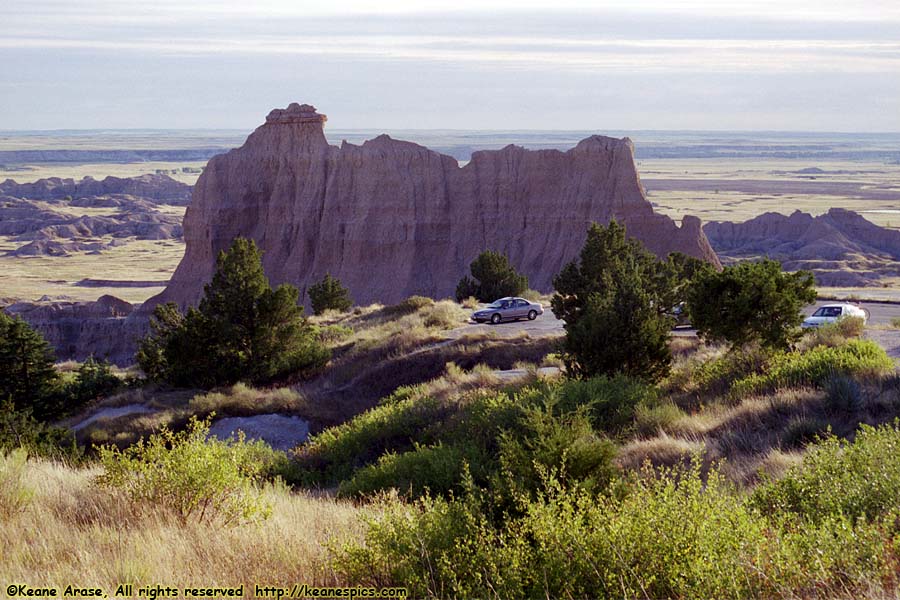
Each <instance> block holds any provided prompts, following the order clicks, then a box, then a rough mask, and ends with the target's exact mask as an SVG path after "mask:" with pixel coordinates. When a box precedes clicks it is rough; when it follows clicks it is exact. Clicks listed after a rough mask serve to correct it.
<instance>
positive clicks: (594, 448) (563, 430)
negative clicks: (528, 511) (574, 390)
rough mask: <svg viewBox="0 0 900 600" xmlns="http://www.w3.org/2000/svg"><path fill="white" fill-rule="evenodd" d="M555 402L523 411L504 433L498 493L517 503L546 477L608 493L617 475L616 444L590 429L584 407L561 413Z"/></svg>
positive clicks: (534, 490) (532, 492) (550, 400)
mask: <svg viewBox="0 0 900 600" xmlns="http://www.w3.org/2000/svg"><path fill="white" fill-rule="evenodd" d="M555 409H556V406H554V400H553V399H549V400H548V401H547V402H546V403H543V404H538V405H535V406H529V407H527V408H525V409H524V411H523V414H522V416H521V417H520V418H519V422H518V423H517V425H516V427H515V428H514V429H508V430H504V431H503V432H502V433H501V434H500V438H499V441H500V465H499V466H500V469H501V471H500V473H499V474H498V476H497V477H496V478H495V481H496V484H495V486H494V487H495V489H498V490H504V489H507V490H508V491H509V492H510V495H511V496H512V497H513V498H516V497H519V496H520V495H521V494H523V493H526V494H534V493H536V492H537V491H538V490H539V489H540V488H541V486H542V483H543V481H544V479H545V478H546V477H547V476H548V474H552V475H553V476H554V477H556V478H558V479H559V481H560V482H562V483H563V484H566V485H571V486H579V487H583V488H585V489H591V490H597V491H600V490H605V489H606V488H608V487H609V485H610V483H611V482H612V481H613V479H614V478H615V477H616V475H617V474H618V472H617V470H616V468H615V467H614V465H613V460H614V459H615V456H616V446H615V444H614V443H612V442H611V441H609V440H608V439H605V438H603V437H601V436H600V435H598V434H597V433H596V432H595V431H594V429H593V427H591V422H590V419H589V418H588V416H587V413H588V409H587V407H585V406H582V407H580V408H579V409H576V410H573V411H568V412H562V413H560V412H558V411H557V410H555Z"/></svg>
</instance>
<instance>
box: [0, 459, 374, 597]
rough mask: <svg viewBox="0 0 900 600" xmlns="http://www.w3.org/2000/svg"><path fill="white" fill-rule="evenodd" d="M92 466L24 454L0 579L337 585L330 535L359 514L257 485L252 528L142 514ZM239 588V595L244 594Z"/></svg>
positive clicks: (2, 529)
mask: <svg viewBox="0 0 900 600" xmlns="http://www.w3.org/2000/svg"><path fill="white" fill-rule="evenodd" d="M98 473H99V470H98V469H96V468H90V469H80V470H79V469H73V468H70V467H68V466H65V465H62V464H59V463H53V462H46V461H34V460H30V461H29V462H28V465H27V469H26V470H25V477H24V481H23V482H22V484H23V485H24V486H26V487H27V488H28V489H30V490H31V491H32V492H33V496H32V498H31V499H30V501H29V502H28V504H27V505H26V506H25V507H24V509H23V510H20V511H18V512H16V513H15V514H12V515H10V517H9V518H5V519H4V520H3V521H2V522H0V548H2V550H0V576H2V577H0V579H2V580H3V581H4V582H9V583H12V582H21V583H26V584H28V585H31V586H41V585H46V586H61V585H65V584H66V583H68V582H72V583H76V582H80V584H81V585H90V586H100V587H104V588H106V589H107V593H112V592H113V591H114V589H115V587H116V586H117V585H119V584H120V583H133V584H134V585H135V589H137V588H138V587H140V586H142V585H155V584H160V585H163V586H166V585H169V586H208V585H220V586H226V585H228V586H236V585H239V584H242V583H243V584H245V586H250V589H251V590H252V587H253V585H255V584H256V583H260V584H271V585H287V584H289V583H290V584H293V583H308V584H309V585H319V586H332V585H339V584H341V581H339V580H338V578H337V577H336V575H335V573H334V571H332V570H331V568H330V567H329V566H328V563H327V547H326V544H327V543H328V540H330V539H332V538H333V537H335V536H337V538H338V539H347V538H354V537H358V536H359V535H360V533H361V532H360V529H359V528H360V525H359V520H358V517H359V516H360V514H361V511H363V510H369V511H371V510H377V509H375V508H373V507H369V508H365V509H361V508H356V507H354V506H353V505H351V504H349V503H346V502H340V501H336V500H334V499H331V498H328V497H325V496H315V495H312V494H308V493H307V494H303V493H300V494H298V493H294V492H291V491H289V490H287V489H286V488H284V487H280V486H269V487H267V488H266V490H265V494H266V496H267V500H268V501H269V502H271V504H272V506H273V513H272V516H271V517H270V518H269V519H268V520H266V521H263V522H261V523H257V524H255V525H247V526H238V527H231V528H221V527H217V526H212V525H198V524H196V523H187V524H182V523H180V522H179V521H177V520H174V519H173V518H172V517H171V516H170V515H168V514H166V512H165V511H155V510H153V509H152V508H149V507H144V509H143V510H142V511H141V514H140V515H137V514H135V512H134V511H133V509H132V507H130V505H129V504H128V503H127V502H125V501H123V500H122V499H121V498H119V497H117V496H115V495H111V494H110V493H108V492H106V491H104V490H102V489H100V488H98V487H97V486H96V485H94V484H93V478H94V476H96V475H97V474H98ZM245 593H247V592H246V591H245Z"/></svg>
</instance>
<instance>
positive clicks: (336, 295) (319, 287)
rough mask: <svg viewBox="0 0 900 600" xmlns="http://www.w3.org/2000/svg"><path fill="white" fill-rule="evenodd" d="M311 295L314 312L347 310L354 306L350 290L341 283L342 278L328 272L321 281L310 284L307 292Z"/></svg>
mask: <svg viewBox="0 0 900 600" xmlns="http://www.w3.org/2000/svg"><path fill="white" fill-rule="evenodd" d="M306 293H307V294H308V295H309V303H310V305H311V307H312V311H313V314H316V315H321V314H322V313H323V312H325V311H326V310H336V311H338V312H347V311H348V310H350V307H351V306H353V300H351V299H350V290H348V289H347V288H345V287H344V286H343V285H341V282H340V280H338V279H335V278H334V277H332V276H331V273H326V274H325V277H323V278H322V280H321V281H317V282H316V283H313V284H312V285H310V286H309V289H308V290H307V292H306Z"/></svg>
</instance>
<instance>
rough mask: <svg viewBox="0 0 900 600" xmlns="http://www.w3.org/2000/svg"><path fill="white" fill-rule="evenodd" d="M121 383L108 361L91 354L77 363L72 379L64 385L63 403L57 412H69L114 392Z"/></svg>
mask: <svg viewBox="0 0 900 600" xmlns="http://www.w3.org/2000/svg"><path fill="white" fill-rule="evenodd" d="M123 385H124V383H123V381H122V380H121V379H120V378H119V377H118V376H116V375H115V374H114V373H113V372H112V367H111V366H110V364H109V363H108V362H106V361H102V362H98V361H96V360H94V357H93V356H91V357H89V358H88V359H87V360H86V361H84V362H83V363H81V365H79V367H78V370H77V371H76V373H75V379H74V381H72V383H71V384H69V385H66V386H65V389H64V390H63V392H62V393H63V396H64V397H65V405H64V406H63V407H61V409H60V411H59V412H60V414H71V413H72V412H74V411H76V410H78V409H79V408H81V407H83V406H84V405H85V404H88V403H89V402H91V401H93V400H97V399H98V398H102V397H104V396H109V395H111V394H113V393H115V392H116V391H118V390H119V389H120V388H121V387H122V386H123Z"/></svg>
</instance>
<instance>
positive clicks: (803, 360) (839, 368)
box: [731, 340, 896, 397]
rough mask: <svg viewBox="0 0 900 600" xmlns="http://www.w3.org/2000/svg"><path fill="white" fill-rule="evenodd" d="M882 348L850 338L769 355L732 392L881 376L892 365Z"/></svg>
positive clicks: (768, 389)
mask: <svg viewBox="0 0 900 600" xmlns="http://www.w3.org/2000/svg"><path fill="white" fill-rule="evenodd" d="M895 366H896V365H895V363H894V361H893V359H891V357H889V356H888V355H887V353H886V352H885V351H884V348H882V347H881V346H879V345H878V344H876V343H875V342H873V341H871V340H851V341H849V342H847V343H846V344H844V345H842V346H836V347H831V346H817V347H815V348H813V349H811V350H807V351H806V352H800V351H791V352H777V353H774V354H772V355H771V356H770V357H769V358H768V360H767V361H766V363H765V366H764V368H763V370H762V371H761V372H759V373H754V374H751V375H748V376H747V377H744V378H742V379H739V380H737V381H735V382H734V384H733V385H732V386H731V394H732V395H733V396H735V397H743V396H746V395H749V394H754V393H762V392H767V391H772V390H774V389H776V388H786V387H801V386H813V387H819V388H821V387H824V386H825V385H826V384H827V383H828V381H829V380H830V379H831V378H833V377H836V376H848V377H853V376H861V375H883V374H886V373H888V372H890V371H891V370H893V369H894V368H895Z"/></svg>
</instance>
